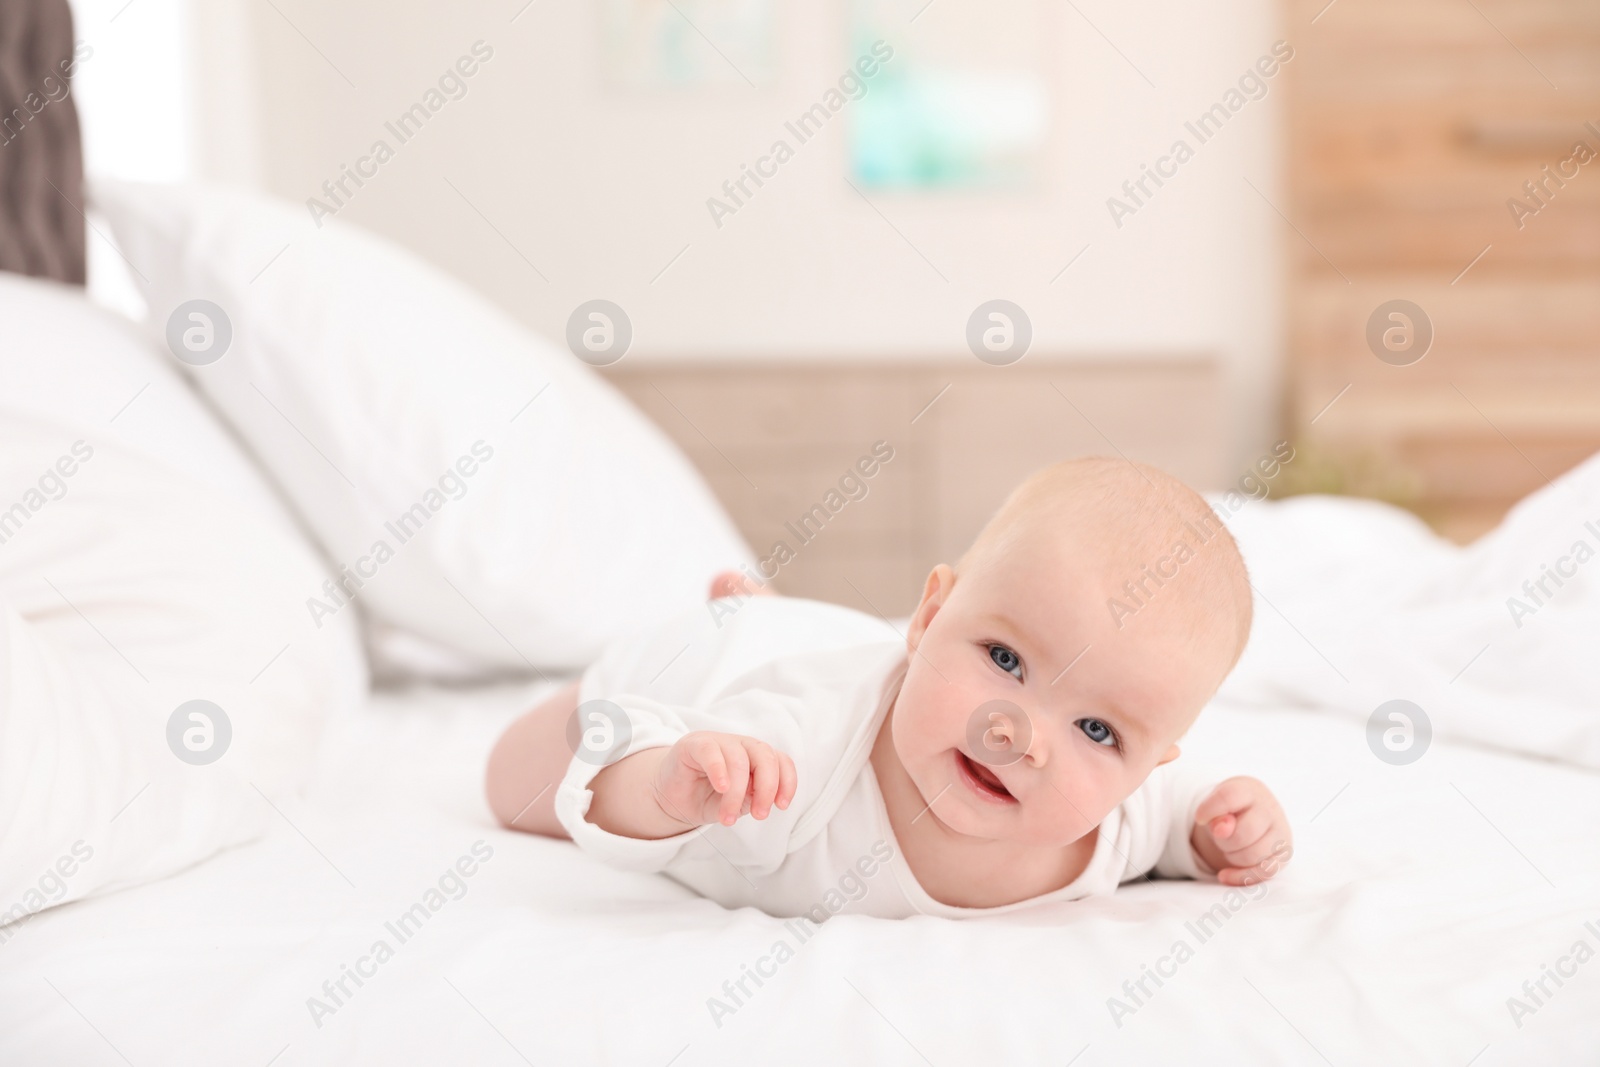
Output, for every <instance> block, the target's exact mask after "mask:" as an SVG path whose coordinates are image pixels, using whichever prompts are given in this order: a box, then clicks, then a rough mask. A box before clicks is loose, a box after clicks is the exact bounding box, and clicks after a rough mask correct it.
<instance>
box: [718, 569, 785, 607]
mask: <svg viewBox="0 0 1600 1067" xmlns="http://www.w3.org/2000/svg"><path fill="white" fill-rule="evenodd" d="M772 595H773V593H772V589H771V587H769V586H765V585H757V584H756V583H755V582H753V581H751V580H750V576H749V575H747V574H743V573H741V572H740V571H723V572H721V573H720V574H718V575H717V576H716V577H715V578H713V579H711V597H710V599H712V600H721V599H722V598H723V597H725V596H772Z"/></svg>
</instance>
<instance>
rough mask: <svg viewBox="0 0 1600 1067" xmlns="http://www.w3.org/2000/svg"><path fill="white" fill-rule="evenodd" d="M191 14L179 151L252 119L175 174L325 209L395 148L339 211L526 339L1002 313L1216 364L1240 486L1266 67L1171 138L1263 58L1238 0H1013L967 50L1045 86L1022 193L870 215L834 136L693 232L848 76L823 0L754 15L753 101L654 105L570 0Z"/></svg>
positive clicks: (907, 352)
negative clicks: (982, 310) (190, 104)
mask: <svg viewBox="0 0 1600 1067" xmlns="http://www.w3.org/2000/svg"><path fill="white" fill-rule="evenodd" d="M215 2H216V3H218V4H220V5H221V8H222V9H225V10H224V13H223V14H220V15H219V14H217V13H216V12H215V9H213V11H212V13H210V14H208V15H206V16H203V17H201V18H199V19H198V23H199V25H200V27H201V29H202V30H203V31H205V32H206V33H207V34H208V35H209V37H208V40H207V41H206V42H204V43H202V44H201V45H200V46H199V52H198V53H197V55H196V57H195V61H196V69H197V70H198V72H199V74H198V77H199V81H200V84H199V85H198V90H199V91H200V92H202V93H205V94H212V95H213V97H214V98H215V99H216V100H218V101H233V102H234V104H233V107H232V108H229V107H221V106H212V107H209V108H202V109H201V113H200V115H199V116H198V119H199V121H200V122H201V124H202V125H201V128H200V130H199V136H198V140H199V141H200V142H202V143H211V144H227V143H230V139H231V141H233V142H237V141H238V140H239V139H240V136H241V131H249V132H250V136H251V137H253V136H254V133H253V131H254V130H256V129H259V131H260V142H259V143H260V150H259V153H258V154H257V155H256V156H251V155H250V152H249V150H248V149H247V148H239V149H238V150H236V151H233V152H216V151H212V152H208V153H202V158H201V160H200V167H201V170H202V172H203V173H205V174H208V175H211V176H216V177H220V178H223V179H227V180H234V181H251V180H254V176H255V174H257V173H258V174H259V181H260V183H261V184H263V185H264V186H265V188H267V189H268V190H270V191H271V192H273V193H275V194H277V195H280V196H283V197H286V198H289V199H292V200H295V201H297V202H304V201H306V200H307V198H309V197H313V196H317V197H323V198H324V199H325V200H326V197H325V194H324V193H323V190H322V186H323V183H324V182H325V181H328V180H336V179H338V178H339V176H340V173H341V167H343V166H351V165H354V164H355V162H356V161H357V159H358V158H359V157H361V156H363V155H366V154H367V153H368V151H369V149H370V147H371V146H372V144H373V142H374V141H375V140H377V139H379V138H383V139H384V140H386V141H388V142H389V143H390V144H391V145H397V146H398V147H397V148H396V151H395V155H394V157H393V158H392V159H390V160H388V161H387V162H384V163H383V164H382V165H381V166H378V167H377V168H376V169H377V174H376V176H375V177H373V178H370V179H367V180H366V181H365V185H364V186H363V187H361V188H360V189H358V190H356V191H355V194H354V195H353V196H351V197H350V198H349V199H348V200H347V201H346V203H345V204H344V205H343V206H342V207H341V208H340V210H339V212H338V213H339V216H340V217H342V218H345V219H348V220H350V221H353V222H356V223H358V224H360V225H363V226H366V227H369V228H371V229H374V230H376V231H379V232H381V233H384V234H386V235H388V236H390V237H392V238H394V239H396V240H398V241H400V242H401V243H403V244H405V245H407V246H409V247H410V248H412V249H413V250H415V251H417V252H419V253H420V254H422V255H423V256H425V257H427V258H429V259H431V260H432V261H434V262H435V263H437V264H439V265H441V266H442V267H444V268H445V269H447V270H449V271H451V272H453V273H454V274H456V275H458V276H460V277H461V278H463V279H464V280H466V281H467V282H469V283H470V284H472V285H474V286H476V287H477V288H479V289H480V290H481V291H483V292H485V293H487V294H488V295H489V296H490V297H491V298H492V299H494V300H497V301H498V302H500V303H501V304H502V305H504V306H505V307H506V308H507V309H509V310H510V311H511V312H512V313H513V314H515V315H516V316H518V317H519V318H520V319H522V320H523V321H524V322H526V323H527V324H528V325H529V326H531V327H533V328H534V329H536V330H538V331H540V332H542V333H544V334H545V335H546V336H549V337H551V338H553V339H558V338H560V337H561V336H562V334H563V332H564V329H565V324H566V320H567V317H568V315H569V313H570V312H571V311H572V309H573V308H574V307H575V306H576V305H577V304H579V303H581V302H583V301H585V300H589V299H592V298H595V297H605V298H607V299H611V300H614V301H616V302H617V303H619V304H621V305H622V306H623V307H624V308H625V309H626V310H627V311H628V313H629V315H630V317H631V318H632V320H633V324H634V331H635V340H634V347H633V349H632V350H631V352H630V355H629V356H628V359H629V360H630V361H632V362H634V363H641V362H644V361H648V360H655V359H672V358H697V359H699V358H704V359H739V360H758V359H763V358H795V357H800V358H815V359H819V360H825V359H852V358H859V357H863V356H872V357H879V358H902V357H903V358H906V359H935V360H937V359H950V360H970V359H971V358H972V357H971V355H970V353H969V352H968V351H967V349H966V346H965V341H964V336H965V326H966V320H967V317H968V315H969V314H970V313H971V311H972V310H973V308H975V307H976V306H977V305H978V304H979V303H981V302H983V301H985V300H989V299H992V298H996V297H1003V298H1006V299H1010V300H1013V301H1015V302H1016V303H1018V304H1020V305H1021V306H1022V307H1023V308H1024V309H1025V310H1026V311H1027V312H1028V313H1029V315H1030V317H1031V319H1032V321H1033V326H1034V330H1035V340H1034V344H1033V349H1032V351H1033V352H1038V353H1047V354H1052V355H1054V354H1062V353H1067V354H1071V353H1082V354H1086V355H1087V354H1105V353H1107V352H1115V353H1126V354H1127V356H1128V358H1140V357H1146V356H1159V355H1164V354H1169V353H1173V352H1181V353H1184V354H1191V353H1194V352H1196V351H1210V352H1214V353H1216V354H1217V356H1218V358H1219V359H1220V360H1221V362H1222V364H1223V366H1224V368H1225V375H1226V377H1225V381H1226V389H1225V396H1226V397H1227V399H1226V402H1225V404H1226V408H1227V410H1226V412H1225V414H1224V418H1223V420H1222V423H1223V425H1225V426H1228V427H1230V431H1229V432H1230V440H1228V441H1227V442H1226V449H1227V452H1228V454H1229V456H1230V457H1231V458H1232V461H1233V462H1234V463H1235V464H1236V465H1238V466H1241V467H1242V466H1243V465H1244V464H1246V463H1248V462H1249V460H1250V459H1252V458H1253V457H1254V456H1255V455H1256V454H1258V453H1259V452H1260V451H1262V450H1264V449H1265V448H1266V446H1267V443H1268V442H1269V440H1270V439H1271V437H1272V435H1273V433H1274V430H1275V429H1276V425H1277V422H1278V415H1279V400H1278V397H1279V390H1280V386H1281V371H1280V334H1281V329H1282V325H1281V323H1282V312H1281V304H1282V293H1281V286H1280V281H1279V273H1280V269H1279V268H1280V262H1281V245H1282V244H1283V238H1284V234H1285V232H1286V227H1285V224H1284V221H1283V219H1282V218H1281V217H1280V216H1279V215H1278V213H1277V211H1276V209H1275V208H1274V206H1273V205H1274V204H1276V205H1278V206H1280V207H1281V206H1282V205H1283V201H1282V195H1281V193H1280V181H1279V177H1278V170H1279V137H1278V133H1277V129H1278V125H1279V121H1280V116H1279V107H1280V102H1281V99H1282V96H1283V93H1282V88H1281V86H1282V77H1281V75H1279V76H1278V77H1275V78H1272V79H1268V80H1267V81H1266V90H1267V91H1266V94H1265V96H1264V97H1262V98H1261V99H1257V100H1251V101H1249V102H1248V103H1247V104H1246V105H1245V106H1244V107H1243V108H1241V109H1240V110H1239V111H1238V113H1237V114H1234V115H1232V117H1231V118H1230V119H1229V120H1228V121H1227V123H1226V125H1225V126H1224V127H1223V128H1222V129H1221V131H1220V132H1218V133H1216V134H1215V135H1214V136H1213V137H1212V138H1211V139H1210V140H1208V141H1206V143H1204V144H1199V143H1198V141H1197V139H1196V137H1195V136H1194V135H1193V134H1192V133H1189V132H1187V131H1186V129H1185V125H1184V124H1185V123H1186V122H1194V121H1196V120H1197V119H1198V117H1199V116H1200V115H1201V114H1202V113H1203V112H1205V111H1206V110H1207V109H1208V108H1210V107H1212V105H1214V104H1217V103H1218V102H1219V101H1222V100H1223V99H1224V97H1225V94H1227V92H1228V91H1229V90H1230V89H1233V88H1235V87H1236V85H1237V83H1238V80H1239V78H1240V76H1241V75H1242V74H1244V73H1245V72H1246V71H1247V70H1248V69H1249V68H1251V66H1252V65H1253V64H1255V63H1256V62H1257V60H1258V58H1259V57H1261V56H1264V55H1267V54H1268V53H1269V52H1270V51H1271V49H1272V46H1273V42H1274V41H1275V40H1276V39H1277V38H1278V37H1279V36H1280V34H1279V31H1278V29H1277V27H1276V14H1275V9H1274V6H1273V5H1272V4H1270V3H1268V2H1266V0H1245V2H1240V3H1234V4H1229V5H1224V6H1223V7H1222V8H1221V9H1217V8H1214V7H1210V6H1197V5H1189V4H1182V3H1177V2H1175V0H1159V2H1157V3H1155V4H1143V5H1138V6H1126V5H1118V4H1114V3H1111V2H1109V0H1082V2H1079V3H1077V4H1075V5H1074V4H1068V5H1055V4H1047V3H1040V4H1037V5H1034V7H1033V8H1032V10H1034V11H1036V12H1037V17H1033V18H1025V19H1024V20H1023V22H1024V24H1035V23H1036V24H1037V32H1036V33H1031V34H1027V35H1018V36H1017V39H1015V40H1010V41H998V42H997V41H994V40H985V41H983V42H982V43H983V47H984V49H985V52H986V53H987V54H990V55H993V54H995V52H996V51H997V50H998V51H999V52H1000V53H1001V54H1014V55H1015V56H1017V57H1018V62H1019V63H1026V64H1034V65H1036V69H1041V70H1042V71H1043V72H1044V75H1045V78H1046V79H1047V83H1048V87H1049V93H1050V98H1051V106H1052V114H1051V124H1052V125H1051V135H1050V140H1049V149H1048V160H1047V165H1046V168H1045V172H1044V180H1043V182H1042V183H1041V187H1040V188H1039V189H1038V190H1037V191H1036V192H1031V193H1023V194H1015V195H999V194H995V195H983V194H952V195H940V196H907V195H897V194H890V193H871V194H869V195H870V197H871V204H868V203H866V202H864V201H863V199H862V197H861V196H860V195H858V194H857V193H856V192H855V191H853V190H852V189H851V188H850V186H849V185H847V184H846V182H845V180H844V177H845V174H846V157H845V146H846V141H845V137H846V133H847V130H846V122H847V121H848V117H847V116H842V117H841V118H837V119H835V120H834V121H833V122H831V123H830V125H829V126H828V127H826V128H825V129H824V131H823V132H822V133H821V134H820V135H819V136H818V137H817V138H816V139H815V140H814V141H811V142H809V143H807V144H806V145H804V146H803V147H802V149H801V151H800V152H799V153H798V154H797V156H796V158H795V159H793V160H792V161H790V162H788V163H787V164H786V165H785V166H784V167H783V168H782V169H781V171H780V173H779V175H778V176H777V177H776V178H775V179H773V180H771V181H769V182H768V183H767V185H766V186H765V187H764V188H762V189H761V190H760V192H759V195H758V196H756V197H754V198H752V200H751V201H750V202H749V204H748V205H747V206H746V207H745V208H743V209H741V210H740V211H739V212H738V213H737V214H736V215H735V216H733V217H730V218H726V219H724V220H723V225H722V227H721V228H720V229H719V228H718V227H717V226H716V225H715V224H714V222H713V220H712V217H711V214H710V212H709V211H708V210H707V207H706V199H707V198H708V197H710V196H712V195H716V194H717V193H718V192H719V191H720V188H721V186H722V183H723V182H724V181H725V180H727V179H729V178H736V177H737V176H738V174H739V172H740V167H741V164H745V163H750V162H753V161H754V160H755V158H756V157H757V156H758V155H760V154H762V153H763V152H765V151H766V149H767V147H768V146H769V145H770V144H771V142H772V141H773V140H774V138H775V137H778V136H780V135H781V134H782V125H783V123H784V122H785V120H788V119H791V118H793V117H794V116H796V115H798V114H799V113H800V112H802V111H804V110H805V109H806V108H807V107H809V106H810V105H811V104H812V103H814V102H816V101H817V99H818V98H819V97H820V95H821V94H822V93H823V92H824V91H825V90H826V89H827V88H828V87H830V86H831V85H832V84H833V83H834V82H835V81H836V80H837V79H838V77H839V76H840V74H841V73H842V72H843V71H844V70H845V68H846V66H847V65H848V64H849V62H850V61H851V60H852V59H853V58H854V57H853V56H852V55H850V54H849V50H848V48H847V44H846V41H847V34H846V28H845V23H846V8H845V5H844V4H843V3H827V4H801V3H797V2H783V0H778V2H777V3H776V4H775V8H776V14H777V23H778V27H777V40H778V55H777V58H776V64H775V67H776V77H775V78H774V80H773V83H772V84H770V85H767V86H762V87H760V88H752V87H751V86H749V85H747V84H745V83H744V82H742V81H737V82H734V83H732V84H729V85H725V86H719V87H713V88H704V89H694V90H685V91H680V92H675V93H661V94H652V93H640V92H627V91H621V90H616V89H609V88H607V87H606V86H605V85H604V84H603V80H602V77H601V73H600V68H599V48H600V40H599V36H600V35H599V30H600V20H599V14H598V5H596V4H594V3H588V2H580V0H537V2H535V3H532V4H527V5H526V6H525V4H526V0H504V2H500V0H496V2H492V3H491V2H477V3H459V4H451V5H448V6H446V5H429V4H422V3H418V2H416V0H400V2H394V0H390V2H379V0H347V2H341V3H326V2H320V0H272V2H271V3H266V2H262V3H251V4H247V5H246V4H242V3H240V2H238V0H215ZM212 3H213V0H206V3H205V5H204V6H205V7H207V8H211V7H212ZM919 8H923V0H917V2H915V3H908V4H906V5H905V7H904V11H905V15H906V21H905V23H904V27H903V29H902V30H901V31H900V32H901V36H900V37H899V38H895V37H894V36H893V35H892V34H891V37H890V39H889V43H890V44H891V45H903V44H905V43H909V42H912V41H914V40H915V39H916V36H917V35H918V34H920V33H925V32H934V31H936V30H941V29H942V30H950V29H952V28H955V27H954V26H952V24H951V21H950V20H961V19H969V20H970V19H974V17H975V15H974V13H975V12H976V21H974V22H973V23H972V25H971V26H969V27H962V28H961V32H970V33H972V34H973V35H974V39H976V38H977V37H979V36H981V35H982V32H983V29H982V28H983V25H984V21H983V18H982V14H983V9H982V8H974V7H973V6H972V5H963V4H960V3H957V2H955V0H935V2H934V3H932V4H931V5H928V6H926V7H925V8H924V9H923V10H922V11H921V13H920V14H917V12H918V9H919ZM229 11H231V12H232V14H229V13H228V12H229ZM913 15H915V16H916V19H915V21H914V22H913V21H912V16H913ZM941 20H945V21H943V23H942V24H941ZM246 24H247V25H248V32H245V29H244V27H245V26H246ZM207 27H209V29H208V28H207ZM480 40H481V41H482V42H484V46H486V47H487V48H489V49H492V50H493V55H492V57H491V58H490V59H488V60H487V61H486V62H482V63H481V64H479V66H478V69H477V71H476V73H475V74H474V75H473V76H472V77H471V78H469V79H466V86H467V92H466V95H465V96H464V97H462V98H461V99H456V100H451V101H450V102H448V103H447V104H446V105H445V106H444V107H442V108H441V109H440V110H439V111H438V112H437V113H436V114H434V115H432V116H431V118H430V119H429V121H428V123H427V124H426V126H425V127H424V128H423V129H422V130H421V131H420V132H419V133H417V134H416V135H415V136H414V137H413V138H412V139H410V140H409V141H407V142H406V143H404V144H398V141H397V139H396V138H395V137H394V136H393V134H392V133H391V132H389V131H388V130H387V129H386V128H385V125H384V124H385V123H386V122H392V121H394V120H395V119H397V117H398V116H399V115H400V114H401V113H403V112H405V111H406V110H407V109H408V108H409V107H410V106H411V105H413V104H415V103H417V102H419V101H421V100H422V99H423V97H424V95H425V94H426V93H427V91H428V90H429V89H430V88H432V87H434V86H435V85H436V84H437V81H438V79H439V77H440V75H441V74H442V73H444V72H445V71H446V70H447V69H448V68H450V67H451V66H452V65H453V64H455V63H456V61H457V59H458V57H462V56H468V55H471V52H472V47H473V44H474V42H477V41H480ZM246 42H253V47H249V48H247V49H246ZM1293 43H1294V42H1292V41H1291V42H1290V45H1291V47H1292V45H1293ZM241 49H245V51H243V52H241ZM482 50H483V48H482V47H480V52H481V51H482ZM247 106H253V107H254V108H256V109H257V110H256V113H255V114H254V115H253V116H248V117H246V118H243V119H241V120H239V121H240V122H241V123H242V124H241V125H234V123H235V119H234V118H233V117H231V115H230V110H237V109H238V108H242V107H247ZM1180 137H1181V138H1184V139H1185V140H1187V141H1189V143H1190V144H1191V145H1198V147H1197V148H1196V151H1195V155H1194V158H1193V159H1191V160H1189V161H1187V162H1186V163H1184V164H1183V165H1182V166H1181V167H1179V168H1178V173H1177V175H1176V176H1175V177H1172V178H1170V179H1168V180H1167V181H1166V183H1165V184H1164V185H1163V186H1162V187H1161V188H1160V189H1159V190H1158V191H1156V193H1155V195H1153V196H1151V197H1149V198H1148V199H1147V200H1146V202H1145V203H1144V204H1143V205H1142V206H1140V207H1138V209H1137V211H1136V212H1135V213H1134V214H1132V215H1128V216H1125V217H1123V218H1122V219H1121V225H1120V226H1118V225H1117V224H1116V222H1115V221H1114V220H1113V217H1112V214H1111V212H1110V211H1109V209H1108V205H1107V199H1108V198H1109V197H1111V196H1114V195H1115V196H1120V197H1122V198H1123V199H1124V200H1125V201H1127V200H1128V198H1127V195H1126V194H1125V193H1124V192H1123V191H1122V185H1123V183H1124V182H1125V181H1127V180H1129V179H1134V180H1137V179H1138V178H1139V177H1140V175H1141V166H1142V165H1153V164H1155V162H1156V161H1157V159H1158V157H1161V156H1163V155H1165V154H1167V153H1168V152H1169V150H1170V148H1171V146H1172V144H1173V142H1174V141H1175V140H1177V139H1178V138H1180ZM347 187H348V188H352V189H353V188H354V186H353V185H350V184H349V183H348V182H347ZM1147 189H1154V186H1151V185H1147ZM880 213H881V214H880ZM1080 253H1081V254H1080ZM292 254H293V253H292V250H291V252H290V253H288V255H292ZM1075 256H1076V257H1078V258H1077V259H1076V260H1075V261H1074V257H1075ZM1069 262H1072V266H1071V267H1070V268H1068V269H1067V270H1066V271H1065V273H1062V268H1063V267H1065V266H1066V265H1067V264H1068V263H1069ZM669 264H670V266H669ZM1052 279H1054V280H1053V281H1052Z"/></svg>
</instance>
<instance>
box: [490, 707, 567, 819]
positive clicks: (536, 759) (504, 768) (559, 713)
mask: <svg viewBox="0 0 1600 1067" xmlns="http://www.w3.org/2000/svg"><path fill="white" fill-rule="evenodd" d="M577 707H578V683H577V682H573V683H572V684H571V685H569V686H567V687H566V688H564V689H562V690H561V691H560V692H558V693H556V694H555V695H554V696H552V697H551V698H550V699H549V700H546V701H545V702H544V703H543V704H540V705H539V706H538V707H536V708H534V709H533V710H532V711H530V712H528V713H527V714H526V715H524V716H522V718H520V719H518V720H517V721H516V722H514V723H512V724H511V725H510V726H508V727H507V728H506V732H505V733H503V734H501V735H500V740H499V741H497V742H495V746H494V751H493V752H491V753H490V754H489V770H488V774H487V776H486V779H485V782H484V787H485V791H486V792H487V793H488V795H489V808H490V809H491V810H492V811H493V812H494V815H495V818H497V819H499V820H500V822H501V824H502V825H504V826H509V827H510V828H511V829H513V830H524V831H526V832H528V833H530V834H543V835H544V836H546V837H567V836H568V834H567V831H566V830H565V829H564V828H563V827H562V825H561V823H559V822H558V821H556V805H555V800H556V786H557V785H558V784H559V783H560V781H561V779H562V776H563V775H565V774H566V773H567V765H568V764H569V763H570V762H571V761H572V749H571V748H569V747H568V746H567V721H568V720H569V719H571V718H572V713H573V712H574V711H575V710H576V709H577Z"/></svg>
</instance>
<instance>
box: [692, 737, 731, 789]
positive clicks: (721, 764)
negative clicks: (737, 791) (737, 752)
mask: <svg viewBox="0 0 1600 1067" xmlns="http://www.w3.org/2000/svg"><path fill="white" fill-rule="evenodd" d="M684 755H686V756H688V757H689V758H688V760H687V761H686V762H687V763H689V764H690V765H691V766H693V767H698V768H699V769H700V770H701V771H703V772H704V773H705V776H706V781H707V782H709V783H710V784H711V788H712V790H714V791H715V792H718V793H726V792H727V791H728V761H727V760H725V759H724V758H723V756H722V746H721V745H719V744H718V743H717V739H716V738H715V737H714V736H712V735H711V734H702V735H700V736H698V737H695V738H693V739H692V742H691V744H690V745H689V746H688V747H687V748H686V749H685V751H684Z"/></svg>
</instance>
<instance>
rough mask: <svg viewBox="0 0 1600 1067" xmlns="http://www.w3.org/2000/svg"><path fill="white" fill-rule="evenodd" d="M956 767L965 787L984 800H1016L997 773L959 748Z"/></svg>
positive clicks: (1010, 801)
mask: <svg viewBox="0 0 1600 1067" xmlns="http://www.w3.org/2000/svg"><path fill="white" fill-rule="evenodd" d="M956 769H957V771H958V772H959V773H960V775H961V780H962V781H963V782H965V783H966V784H967V788H969V789H971V790H972V791H973V792H975V793H977V794H978V795H979V796H981V797H983V798H984V799H985V800H988V801H990V802H998V803H1001V804H1015V803H1016V802H1017V798H1016V797H1014V796H1012V795H1011V790H1009V789H1007V788H1006V786H1005V783H1004V782H1002V781H1001V780H1000V776H999V775H997V774H995V773H994V771H993V770H991V769H990V768H989V767H986V766H985V765H983V764H982V763H979V762H977V761H976V760H974V759H972V758H971V757H969V756H968V755H967V754H966V753H965V752H962V751H961V750H960V749H957V750H956Z"/></svg>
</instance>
